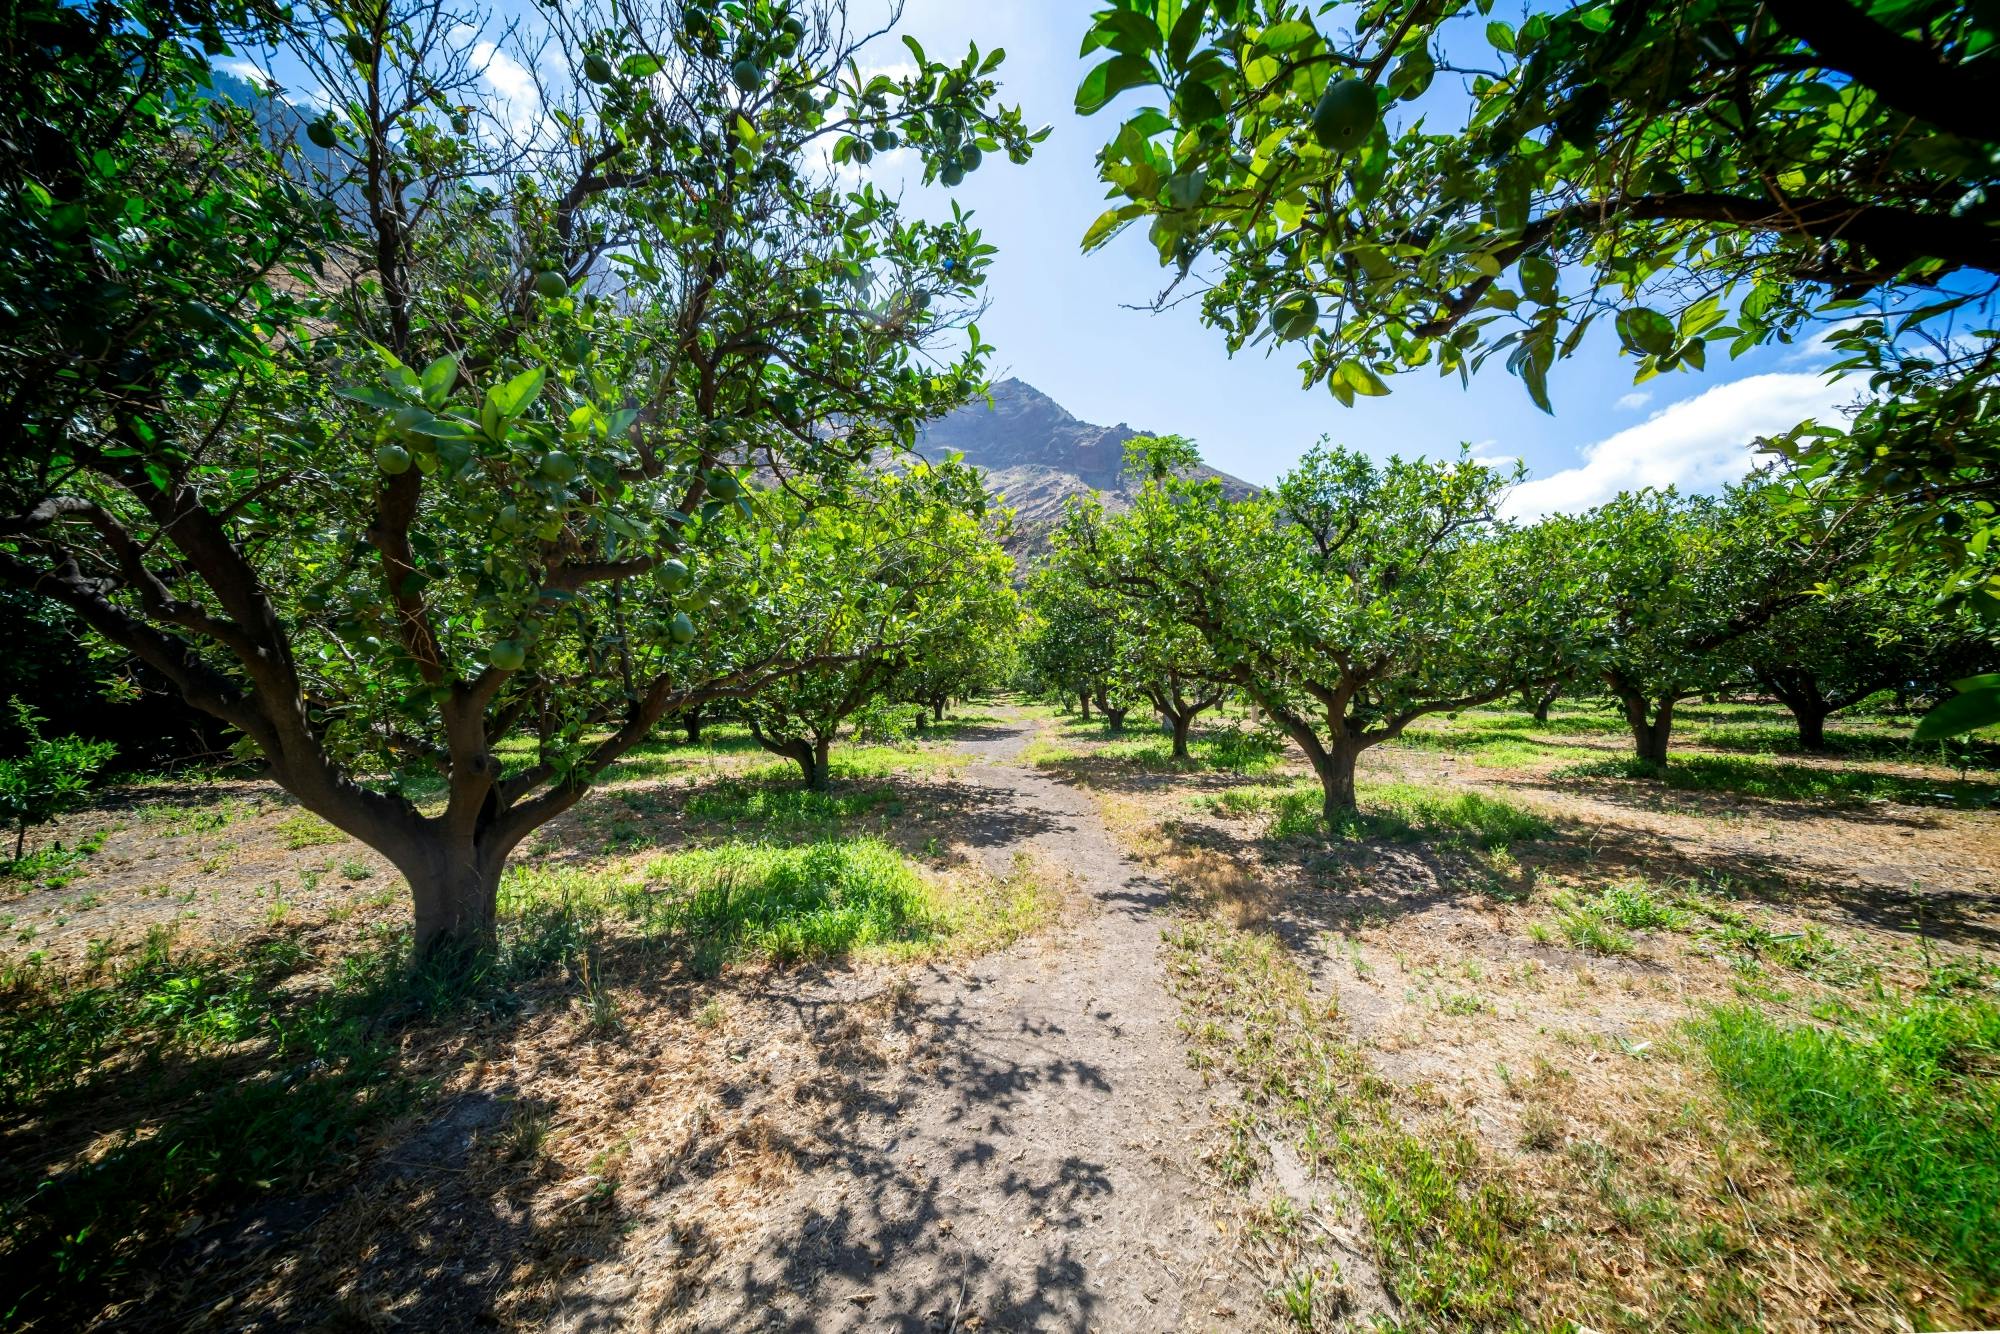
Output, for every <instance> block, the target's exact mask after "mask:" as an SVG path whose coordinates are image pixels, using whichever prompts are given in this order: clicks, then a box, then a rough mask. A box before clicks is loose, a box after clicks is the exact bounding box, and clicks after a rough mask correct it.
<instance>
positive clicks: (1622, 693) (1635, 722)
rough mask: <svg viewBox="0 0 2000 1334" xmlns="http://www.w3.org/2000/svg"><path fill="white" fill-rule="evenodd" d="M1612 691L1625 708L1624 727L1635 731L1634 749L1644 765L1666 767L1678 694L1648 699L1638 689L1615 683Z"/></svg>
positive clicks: (1633, 737)
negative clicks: (1664, 765) (1663, 765)
mask: <svg viewBox="0 0 2000 1334" xmlns="http://www.w3.org/2000/svg"><path fill="white" fill-rule="evenodd" d="M1611 688H1612V691H1613V693H1615V694H1616V695H1617V696H1618V702H1619V704H1621V705H1623V706H1624V709H1625V725H1626V726H1627V727H1629V728H1630V729H1631V731H1632V746H1633V750H1634V752H1635V753H1636V754H1637V755H1638V757H1639V762H1640V763H1641V764H1665V763H1666V762H1667V746H1668V742H1669V741H1670V740H1671V739H1672V737H1673V732H1674V705H1675V704H1677V703H1678V702H1679V700H1680V697H1679V696H1677V695H1661V696H1658V697H1657V698H1653V699H1648V698H1647V697H1646V696H1645V695H1644V694H1642V693H1641V692H1640V691H1639V690H1638V689H1636V688H1635V687H1632V686H1629V685H1623V684H1621V683H1620V682H1619V681H1617V680H1614V681H1613V682H1612V687H1611Z"/></svg>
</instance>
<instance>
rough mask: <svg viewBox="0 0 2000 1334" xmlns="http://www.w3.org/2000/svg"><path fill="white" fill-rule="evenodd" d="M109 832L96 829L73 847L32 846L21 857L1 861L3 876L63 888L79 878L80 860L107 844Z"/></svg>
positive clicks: (56, 844)
mask: <svg viewBox="0 0 2000 1334" xmlns="http://www.w3.org/2000/svg"><path fill="white" fill-rule="evenodd" d="M106 832H107V831H105V830H102V829H99V830H95V831H93V832H92V833H90V834H88V835H86V836H85V837H84V838H82V839H80V840H79V841H78V842H77V845H76V846H75V847H73V848H70V847H64V846H63V845H62V844H61V843H50V844H47V845H45V846H42V847H31V848H29V849H28V850H27V851H26V852H24V853H22V854H21V855H20V856H19V857H17V858H8V859H6V860H4V861H0V877H6V878H8V879H12V880H25V881H29V882H34V883H39V884H41V885H43V886H45V887H47V888H50V889H60V888H62V887H63V886H64V885H66V884H68V883H69V882H70V881H71V880H72V879H73V878H75V875H76V872H77V867H78V864H79V863H81V862H82V861H83V860H84V859H85V858H87V857H89V856H90V855H91V854H92V853H94V852H96V851H97V850H98V849H99V848H101V847H103V846H104V839H105V834H106ZM10 850H11V845H10Z"/></svg>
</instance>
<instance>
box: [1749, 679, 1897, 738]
mask: <svg viewBox="0 0 2000 1334" xmlns="http://www.w3.org/2000/svg"><path fill="white" fill-rule="evenodd" d="M1756 676H1757V684H1758V685H1760V686H1762V687H1764V689H1766V690H1768V691H1770V692H1771V693H1772V694H1773V695H1775V696H1777V698H1778V702H1779V703H1780V704H1783V705H1784V706H1785V707H1786V708H1787V709H1789V710H1790V711H1791V715H1792V720H1793V721H1794V722H1796V723H1797V724H1798V728H1799V746H1800V747H1801V748H1802V749H1804V750H1811V751H1823V750H1825V749H1826V720H1827V719H1828V718H1830V717H1832V716H1833V715H1834V714H1836V713H1839V712H1840V711H1841V710H1842V709H1845V708H1848V707H1850V706H1852V705H1855V704H1859V703H1860V702H1861V701H1862V700H1864V699H1867V698H1868V697H1869V696H1870V695H1872V694H1874V693H1875V692H1876V691H1877V690H1880V689H1882V688H1883V687H1885V686H1887V685H1889V684H1890V681H1889V679H1888V678H1886V677H1885V676H1870V677H1867V678H1865V679H1862V680H1857V681H1855V682H1854V683H1853V684H1852V686H1851V687H1850V688H1849V689H1847V690H1845V691H1840V692H1835V693H1833V694H1828V693H1827V690H1826V688H1825V686H1824V685H1823V684H1822V683H1821V681H1820V678H1819V677H1818V675H1817V674H1815V673H1814V672H1812V671H1811V670H1809V669H1808V668H1804V667H1797V666H1783V667H1768V666H1766V667H1759V668H1758V669H1757V672H1756Z"/></svg>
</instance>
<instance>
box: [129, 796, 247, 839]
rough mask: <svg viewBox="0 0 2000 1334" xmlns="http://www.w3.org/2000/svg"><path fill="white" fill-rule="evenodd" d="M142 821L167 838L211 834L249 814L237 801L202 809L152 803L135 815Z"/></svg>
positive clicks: (174, 804) (169, 802) (161, 802)
mask: <svg viewBox="0 0 2000 1334" xmlns="http://www.w3.org/2000/svg"><path fill="white" fill-rule="evenodd" d="M135 813H136V814H137V815H138V817H139V819H140V821H141V822H143V823H145V824H147V825H150V826H151V827H152V828H153V829H154V830H155V831H156V832H158V833H161V834H164V835H166V836H167V837H168V838H180V837H183V836H184V835H187V834H212V833H214V832H215V831H216V830H218V829H227V828H228V827H229V826H230V825H231V824H233V823H234V822H236V821H237V820H239V819H242V818H243V817H244V816H246V815H248V814H250V809H249V807H248V806H246V805H245V804H244V803H243V802H240V801H237V800H236V799H234V798H224V799H223V800H221V801H216V802H210V803H208V804H206V805H200V806H184V805H181V804H179V803H177V802H171V801H149V802H147V803H146V804H145V805H143V806H140V807H139V808H138V809H137V811H136V812H135Z"/></svg>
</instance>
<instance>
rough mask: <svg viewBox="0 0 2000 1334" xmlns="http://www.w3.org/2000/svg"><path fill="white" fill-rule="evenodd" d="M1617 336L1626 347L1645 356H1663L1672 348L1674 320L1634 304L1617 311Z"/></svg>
mask: <svg viewBox="0 0 2000 1334" xmlns="http://www.w3.org/2000/svg"><path fill="white" fill-rule="evenodd" d="M1617 329H1618V337H1619V338H1620V339H1621V340H1623V342H1624V344H1625V346H1626V348H1627V349H1629V350H1631V351H1634V352H1640V353H1644V354H1645V355H1647V356H1652V357H1660V356H1665V355H1666V354H1667V353H1668V352H1671V351H1672V350H1673V346H1674V336H1675V329H1674V322H1673V321H1672V320H1670V319H1668V318H1667V317H1666V316H1664V315H1662V314H1660V312H1659V311H1657V310H1650V309H1648V308H1647V307H1645V306H1634V307H1632V308H1631V309H1630V310H1621V311H1619V312H1618V319H1617Z"/></svg>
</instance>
